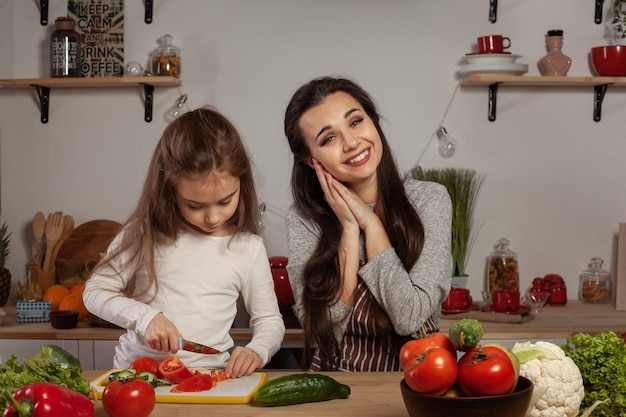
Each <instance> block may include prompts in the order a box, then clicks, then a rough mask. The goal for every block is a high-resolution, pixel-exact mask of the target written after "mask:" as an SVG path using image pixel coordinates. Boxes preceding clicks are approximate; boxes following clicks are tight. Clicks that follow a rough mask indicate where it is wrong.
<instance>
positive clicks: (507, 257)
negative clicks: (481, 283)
mask: <svg viewBox="0 0 626 417" xmlns="http://www.w3.org/2000/svg"><path fill="white" fill-rule="evenodd" d="M509 243H510V241H509V240H508V239H506V238H502V239H500V240H498V243H497V244H496V245H495V250H494V251H493V252H491V254H490V255H489V265H488V277H489V292H494V291H497V290H514V291H519V268H518V264H517V254H516V253H515V252H513V251H512V250H511V249H509Z"/></svg>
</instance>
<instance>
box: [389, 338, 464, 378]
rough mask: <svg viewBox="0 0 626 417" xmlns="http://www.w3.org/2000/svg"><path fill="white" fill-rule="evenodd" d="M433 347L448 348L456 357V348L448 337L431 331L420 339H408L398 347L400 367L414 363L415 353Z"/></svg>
mask: <svg viewBox="0 0 626 417" xmlns="http://www.w3.org/2000/svg"><path fill="white" fill-rule="evenodd" d="M435 347H440V348H444V349H447V350H449V351H450V353H452V355H453V356H454V357H455V358H456V350H455V349H454V347H453V346H452V343H451V342H450V338H448V336H447V335H445V334H443V333H431V334H429V335H428V336H425V337H423V338H420V339H415V340H409V341H408V342H406V343H405V344H404V345H403V346H402V349H400V367H401V368H402V369H403V370H406V369H407V368H409V367H411V366H412V365H413V364H414V363H415V360H416V358H417V355H419V354H421V353H424V352H426V351H427V350H428V349H430V348H435Z"/></svg>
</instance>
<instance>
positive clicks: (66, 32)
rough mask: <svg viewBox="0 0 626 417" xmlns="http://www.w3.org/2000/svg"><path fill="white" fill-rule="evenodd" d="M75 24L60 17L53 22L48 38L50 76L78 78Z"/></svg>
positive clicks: (67, 18)
mask: <svg viewBox="0 0 626 417" xmlns="http://www.w3.org/2000/svg"><path fill="white" fill-rule="evenodd" d="M75 27H76V22H74V19H72V18H71V17H69V16H61V17H58V18H57V19H56V21H55V22H54V29H55V30H54V32H52V35H51V36H50V76H51V77H53V78H63V77H80V35H79V34H78V32H76V31H75V30H74V28H75Z"/></svg>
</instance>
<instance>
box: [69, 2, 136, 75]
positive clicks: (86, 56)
mask: <svg viewBox="0 0 626 417" xmlns="http://www.w3.org/2000/svg"><path fill="white" fill-rule="evenodd" d="M67 14H68V16H71V17H73V18H74V20H75V21H76V29H75V30H76V32H78V33H79V34H80V36H81V40H80V42H81V71H80V76H81V77H121V76H122V75H124V0H67Z"/></svg>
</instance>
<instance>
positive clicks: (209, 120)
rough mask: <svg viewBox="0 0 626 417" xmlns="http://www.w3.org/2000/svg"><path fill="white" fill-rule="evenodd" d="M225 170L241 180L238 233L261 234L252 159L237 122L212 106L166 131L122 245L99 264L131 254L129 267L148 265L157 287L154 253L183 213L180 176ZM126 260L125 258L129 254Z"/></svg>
mask: <svg viewBox="0 0 626 417" xmlns="http://www.w3.org/2000/svg"><path fill="white" fill-rule="evenodd" d="M218 171H226V172H228V173H229V174H230V175H232V176H233V177H236V178H237V177H238V178H239V179H240V193H239V204H238V207H237V210H236V211H235V214H234V215H233V217H232V218H231V219H230V221H229V223H231V224H232V225H234V226H235V227H236V233H235V234H237V233H240V232H250V233H256V232H257V197H256V191H255V188H254V178H253V173H252V167H251V163H250V159H249V157H248V154H247V152H246V148H245V146H244V143H243V141H242V139H241V137H240V135H239V133H238V131H237V129H236V128H235V126H234V125H233V124H232V123H231V122H230V121H229V120H228V119H227V118H226V117H224V116H223V115H222V114H221V113H219V112H218V111H217V110H215V109H213V108H211V107H203V108H199V109H196V110H194V111H191V112H188V113H184V114H182V115H181V116H180V117H178V118H177V119H175V120H174V121H173V122H171V123H170V124H169V125H168V126H167V127H166V128H165V130H164V131H163V135H162V136H161V138H160V140H159V142H158V144H157V145H156V148H155V150H154V153H153V155H152V160H151V161H150V165H149V166H148V172H147V175H146V179H145V182H144V185H143V190H142V192H141V196H140V197H139V201H138V203H137V206H136V208H135V210H134V212H133V213H132V214H131V215H130V217H129V218H128V220H127V221H126V222H125V224H124V226H123V227H122V229H121V231H120V233H123V236H122V241H121V244H120V245H119V247H118V248H117V249H116V250H115V251H113V252H111V253H108V254H107V255H106V257H105V258H104V259H103V260H102V261H101V262H100V264H104V263H107V262H108V261H109V260H111V259H113V258H115V257H117V256H118V255H120V254H121V253H130V254H131V255H130V257H129V258H128V259H129V261H128V262H127V263H126V266H128V265H130V264H134V263H135V262H137V263H138V264H141V265H144V266H145V267H146V268H147V270H148V275H149V277H150V281H151V283H153V284H155V285H156V282H157V280H156V270H155V266H154V251H155V248H156V245H157V244H158V243H159V242H160V241H162V240H164V239H165V240H172V241H173V240H175V239H176V234H177V231H178V229H179V227H180V224H181V223H180V217H179V213H178V207H177V205H176V199H175V187H176V184H177V182H178V181H179V180H180V179H181V178H189V179H191V178H202V177H204V176H206V175H209V174H211V173H214V172H218ZM125 259H126V256H125Z"/></svg>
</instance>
